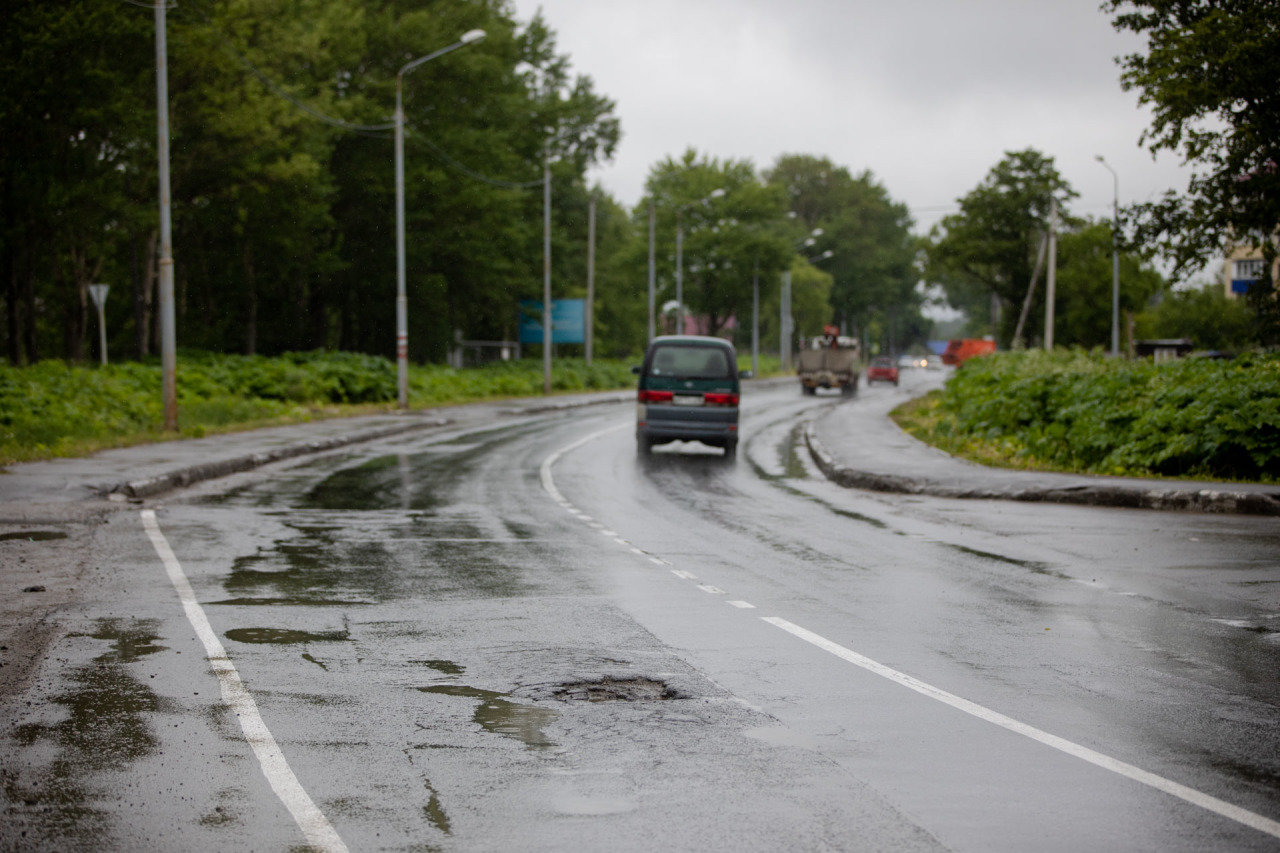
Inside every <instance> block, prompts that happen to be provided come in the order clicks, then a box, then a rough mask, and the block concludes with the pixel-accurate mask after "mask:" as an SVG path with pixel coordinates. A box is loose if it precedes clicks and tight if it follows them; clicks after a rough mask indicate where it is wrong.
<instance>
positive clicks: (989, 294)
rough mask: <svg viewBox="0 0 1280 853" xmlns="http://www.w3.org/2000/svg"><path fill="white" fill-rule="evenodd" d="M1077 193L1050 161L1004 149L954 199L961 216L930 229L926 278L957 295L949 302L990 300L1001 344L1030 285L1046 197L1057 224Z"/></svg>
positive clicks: (1045, 227)
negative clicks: (975, 182) (1054, 200)
mask: <svg viewBox="0 0 1280 853" xmlns="http://www.w3.org/2000/svg"><path fill="white" fill-rule="evenodd" d="M1076 195H1077V194H1076V192H1075V191H1074V190H1072V189H1071V186H1070V185H1069V184H1068V183H1067V182H1066V180H1065V179H1063V177H1062V176H1061V175H1059V174H1058V170H1057V169H1056V168H1054V165H1053V158H1052V157H1047V156H1045V155H1044V154H1041V153H1040V152H1039V151H1036V150H1035V149H1033V148H1028V149H1026V150H1025V151H1010V152H1006V154H1005V156H1004V159H1002V160H1001V161H1000V162H999V163H997V164H996V165H995V166H994V167H992V169H991V171H990V172H988V173H987V176H986V177H985V178H983V180H982V182H981V183H980V184H978V186H977V187H976V188H974V189H973V190H972V191H970V192H969V194H968V195H966V196H964V197H963V198H961V199H960V200H959V202H960V212H959V213H954V214H951V215H950V216H947V217H946V218H944V219H943V220H942V222H940V223H939V224H938V225H937V226H935V227H934V228H933V230H932V232H931V233H930V237H929V243H928V245H927V246H926V249H925V251H926V256H927V272H928V279H929V280H930V281H932V282H936V283H939V284H942V285H943V286H944V287H945V288H946V289H947V292H948V295H949V296H950V295H951V294H952V293H954V294H955V295H956V298H955V299H954V300H953V301H952V304H953V305H957V304H958V305H961V306H965V307H974V306H975V305H979V304H981V301H983V300H986V301H988V303H989V304H991V305H992V306H993V308H992V312H991V313H992V315H993V316H992V322H991V326H990V329H991V332H990V333H991V334H995V335H997V336H998V337H999V338H1001V339H1002V340H1003V341H1005V342H1006V344H1007V343H1008V342H1009V341H1010V340H1011V339H1012V337H1013V331H1014V327H1015V326H1016V325H1017V321H1018V314H1019V312H1020V310H1021V307H1022V302H1023V299H1024V298H1025V297H1026V293H1027V288H1028V287H1029V286H1030V284H1031V275H1032V272H1033V271H1034V265H1035V259H1036V255H1037V253H1038V249H1039V245H1040V240H1041V237H1042V235H1044V234H1045V233H1047V232H1048V229H1049V208H1050V200H1051V199H1052V198H1054V197H1056V198H1057V199H1058V201H1059V204H1058V219H1059V223H1066V224H1069V223H1070V218H1069V216H1068V214H1067V210H1066V205H1065V203H1066V202H1067V201H1068V200H1070V199H1072V198H1075V197H1076ZM997 308H998V310H997Z"/></svg>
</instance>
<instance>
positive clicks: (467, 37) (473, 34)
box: [396, 30, 485, 78]
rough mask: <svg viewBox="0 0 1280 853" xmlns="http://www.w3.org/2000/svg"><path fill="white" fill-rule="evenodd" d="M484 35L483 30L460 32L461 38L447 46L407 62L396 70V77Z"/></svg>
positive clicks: (478, 39)
mask: <svg viewBox="0 0 1280 853" xmlns="http://www.w3.org/2000/svg"><path fill="white" fill-rule="evenodd" d="M484 37H485V31H484V30H468V31H467V32H465V33H463V34H462V38H460V39H458V40H457V41H456V42H454V43H453V44H451V45H449V46H448V47H442V48H440V49H439V50H437V51H435V52H434V53H428V54H427V55H426V56H419V57H418V58H417V59H415V60H413V61H412V62H409V63H407V64H406V65H405V66H404V67H402V68H401V69H400V70H399V71H398V72H396V77H397V78H399V77H403V76H404V75H406V74H408V73H409V72H410V71H412V70H413V69H415V68H417V67H418V66H419V65H422V64H423V63H424V62H430V61H431V60H433V59H435V58H436V57H437V56H444V55H445V54H446V53H448V52H449V51H451V50H457V49H458V48H460V47H463V46H465V45H468V44H471V43H472V42H473V41H480V39H482V38H484Z"/></svg>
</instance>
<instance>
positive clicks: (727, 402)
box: [702, 393, 738, 406]
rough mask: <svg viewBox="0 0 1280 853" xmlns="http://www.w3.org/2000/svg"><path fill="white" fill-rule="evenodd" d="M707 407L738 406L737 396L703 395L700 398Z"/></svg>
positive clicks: (721, 394)
mask: <svg viewBox="0 0 1280 853" xmlns="http://www.w3.org/2000/svg"><path fill="white" fill-rule="evenodd" d="M702 399H703V400H704V401H705V402H706V404H707V405H708V406H736V405H738V395H737V394H723V393H713V394H705V395H703V398H702Z"/></svg>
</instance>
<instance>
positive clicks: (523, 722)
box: [417, 684, 557, 749]
mask: <svg viewBox="0 0 1280 853" xmlns="http://www.w3.org/2000/svg"><path fill="white" fill-rule="evenodd" d="M417 689H418V690H419V691H420V692H422V693H434V694H437V695H442V696H463V697H466V698H468V699H478V700H480V705H479V707H477V708H476V712H475V715H474V716H473V717H472V719H473V720H474V721H475V722H476V723H478V724H479V725H480V727H481V728H483V729H484V730H485V731H487V732H493V733H494V734H498V735H502V736H503V737H509V738H515V739H516V740H519V741H522V742H523V743H524V745H525V746H527V747H529V748H530V749H546V748H548V747H552V746H555V743H554V742H553V741H551V740H550V739H549V738H548V737H547V736H546V734H545V733H544V732H543V731H542V728H543V726H546V725H548V724H550V723H551V722H552V721H553V720H555V719H556V717H557V714H556V712H555V711H552V710H550V709H549V708H538V707H536V706H533V705H521V704H519V703H517V702H512V701H511V700H510V699H508V698H507V697H508V695H509V694H506V693H497V692H495V691H493V690H481V689H479V688H477V687H464V686H462V685H457V684H437V685H433V686H431V687H419V688H417Z"/></svg>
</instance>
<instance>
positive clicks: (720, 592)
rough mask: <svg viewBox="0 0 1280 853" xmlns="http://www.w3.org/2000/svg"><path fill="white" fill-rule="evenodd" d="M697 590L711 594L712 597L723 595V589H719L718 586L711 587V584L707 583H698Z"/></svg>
mask: <svg viewBox="0 0 1280 853" xmlns="http://www.w3.org/2000/svg"><path fill="white" fill-rule="evenodd" d="M698 589H700V590H702V591H703V592H707V593H710V594H712V595H724V590H723V589H721V588H720V587H718V586H712V585H711V584H709V583H700V584H698Z"/></svg>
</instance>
